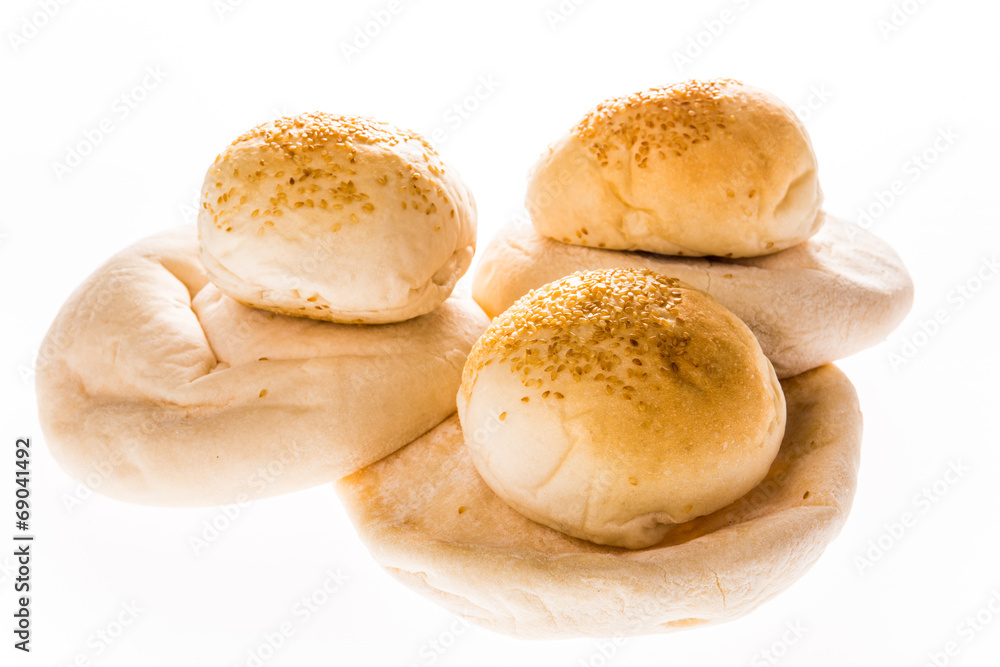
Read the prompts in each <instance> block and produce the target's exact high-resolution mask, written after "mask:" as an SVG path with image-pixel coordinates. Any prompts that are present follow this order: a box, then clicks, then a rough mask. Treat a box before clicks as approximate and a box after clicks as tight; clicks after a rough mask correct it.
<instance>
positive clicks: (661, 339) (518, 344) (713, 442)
mask: <svg viewBox="0 0 1000 667" xmlns="http://www.w3.org/2000/svg"><path fill="white" fill-rule="evenodd" d="M458 417H459V419H460V420H461V423H462V429H463V431H464V433H465V436H466V437H465V440H466V444H467V445H468V446H469V451H470V454H471V456H472V461H473V463H474V464H475V465H476V468H477V469H478V470H479V473H480V475H482V477H483V480H484V481H485V482H486V484H487V485H488V486H489V487H490V488H491V489H493V491H494V492H495V493H496V494H497V495H498V496H500V497H501V498H503V499H504V500H505V501H507V503H508V504H510V506H511V507H513V508H514V509H516V510H518V511H519V512H520V513H521V514H523V515H525V516H526V517H528V518H530V519H534V520H535V521H537V522H539V523H542V524H545V525H546V526H549V527H550V528H555V529H556V530H560V531H562V532H564V533H566V534H568V535H572V536H574V537H579V538H581V539H586V540H590V541H592V542H596V543H598V544H609V545H614V546H620V547H627V548H630V549H640V548H643V547H648V546H651V545H653V544H656V543H658V542H659V541H660V540H662V539H663V537H664V536H665V535H666V534H667V533H668V532H669V531H670V529H671V526H672V525H673V524H677V523H682V522H684V521H688V520H690V519H693V518H694V517H697V516H701V515H703V514H709V513H711V512H714V511H715V510H717V509H719V508H721V507H725V506H726V505H728V504H729V503H731V502H733V501H734V500H736V499H737V498H739V497H740V496H742V495H743V494H745V493H746V492H747V491H749V490H750V489H752V488H753V487H755V486H756V485H757V484H758V483H760V481H761V480H762V479H763V478H764V475H766V474H767V470H768V468H769V467H770V466H771V461H773V460H774V456H775V454H776V453H777V451H778V446H779V445H780V444H781V437H782V435H783V434H784V430H785V400H784V397H783V395H782V393H781V386H780V385H779V384H778V378H777V377H776V376H775V374H774V369H773V368H772V367H771V363H770V362H769V361H768V360H767V358H766V357H765V356H764V353H763V352H761V349H760V345H759V344H758V343H757V340H756V339H755V338H754V336H753V334H752V333H751V332H750V330H749V329H747V327H746V325H745V324H743V322H741V321H740V320H739V318H737V317H736V316H735V315H733V314H732V313H730V312H729V311H728V310H726V309H725V308H723V307H722V306H720V305H719V304H718V303H716V302H715V300H713V299H712V298H711V297H710V296H708V295H706V294H705V293H703V292H701V291H699V290H695V289H693V288H691V287H689V286H687V285H685V284H683V283H681V282H680V281H678V280H676V279H674V278H668V277H666V276H662V275H660V274H657V273H654V272H652V271H649V270H643V269H611V270H606V271H594V272H589V273H577V274H573V275H571V276H568V277H566V278H563V279H561V280H558V281H556V282H554V283H550V284H548V285H546V286H545V287H542V288H539V289H537V290H534V291H533V292H531V293H529V294H528V295H527V296H525V297H524V298H522V299H521V300H519V301H518V302H517V303H516V304H514V305H513V306H511V307H510V308H509V309H508V310H507V311H505V312H504V313H503V314H502V315H501V316H500V317H498V318H497V319H496V320H494V322H493V324H492V325H491V326H490V328H489V329H488V330H487V331H486V333H485V334H484V335H483V336H482V337H481V338H480V339H479V341H478V342H477V343H476V344H475V346H474V347H473V348H472V352H471V353H470V356H469V359H468V361H467V362H466V366H465V372H464V374H463V377H462V389H461V391H460V392H459V394H458Z"/></svg>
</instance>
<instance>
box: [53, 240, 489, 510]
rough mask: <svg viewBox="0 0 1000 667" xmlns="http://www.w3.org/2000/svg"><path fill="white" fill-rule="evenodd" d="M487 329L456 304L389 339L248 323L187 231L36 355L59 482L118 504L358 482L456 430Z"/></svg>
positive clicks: (388, 331)
mask: <svg viewBox="0 0 1000 667" xmlns="http://www.w3.org/2000/svg"><path fill="white" fill-rule="evenodd" d="M488 323H489V321H488V319H487V318H486V316H485V315H484V314H483V312H482V311H481V310H480V309H479V307H478V306H476V305H475V303H474V302H472V300H471V299H469V298H467V297H459V296H453V297H451V298H449V299H448V300H447V301H445V303H444V304H442V305H441V306H440V307H439V308H437V309H435V310H434V311H433V312H431V313H428V314H427V315H424V316H421V317H418V318H414V319H411V320H407V321H406V322H402V323H399V324H387V325H378V326H359V325H350V324H335V323H331V322H321V321H317V320H311V319H305V318H298V317H287V316H283V315H277V314H274V313H270V312H265V311H262V310H257V309H252V308H248V307H246V306H243V305H240V304H238V303H236V302H235V301H233V300H232V299H230V298H229V297H227V296H225V295H223V294H222V293H221V292H220V291H219V290H218V289H217V288H216V287H215V286H214V285H212V284H210V283H209V282H208V277H207V275H206V273H205V270H204V269H203V267H202V266H201V263H200V262H199V261H198V244H197V239H196V235H195V231H194V229H191V228H183V229H178V230H176V231H171V232H168V233H165V234H159V235H157V236H153V237H151V238H149V239H146V240H144V241H141V242H139V243H137V244H136V245H134V246H132V247H130V248H128V249H126V250H124V251H122V252H121V253H119V254H117V255H116V256H114V257H113V258H111V260H109V261H108V262H107V263H106V264H105V265H104V266H102V267H101V268H99V269H98V270H97V271H96V272H95V273H94V274H93V275H91V276H90V277H89V278H88V279H87V280H86V281H85V282H84V283H83V285H81V286H80V287H79V288H78V289H77V290H76V292H74V293H73V295H72V296H70V298H69V300H68V301H67V302H66V304H65V305H64V306H63V307H62V309H61V310H60V312H59V314H58V316H57V317H56V320H55V322H53V324H52V327H51V328H50V329H49V332H48V334H47V336H46V338H45V341H44V342H43V344H42V347H41V349H40V352H39V357H38V361H37V374H36V378H35V380H36V390H37V394H38V409H39V420H40V422H41V426H42V430H43V432H44V434H45V439H46V442H47V444H48V446H49V450H50V451H51V452H52V455H53V456H54V457H55V459H56V461H57V462H58V463H59V464H60V465H61V466H62V468H63V469H64V470H65V471H66V472H67V473H69V475H71V476H72V477H73V478H75V479H76V480H78V481H79V482H81V483H82V484H86V485H87V486H88V487H90V488H91V489H92V490H94V491H96V492H98V493H101V494H104V495H107V496H111V497H113V498H117V499H119V500H126V501H130V502H136V503H143V504H153V505H188V506H191V505H216V504H224V503H233V502H241V501H244V500H250V499H254V498H261V497H265V496H273V495H277V494H280V493H285V492H288V491H294V490H298V489H303V488H306V487H310V486H314V485H317V484H320V483H325V482H329V481H332V480H334V479H336V478H338V477H340V476H342V475H346V474H348V473H350V472H353V471H355V470H358V469H359V468H361V467H363V466H365V465H367V464H369V463H372V462H374V461H377V460H378V459H380V458H382V457H383V456H385V455H387V454H390V453H391V452H393V451H395V450H396V449H397V448H399V447H401V446H403V445H405V444H406V443H408V442H411V441H412V440H413V439H414V438H416V437H417V436H419V435H420V434H421V433H424V432H425V431H426V430H427V429H429V428H431V427H432V426H434V425H435V424H437V423H438V422H440V421H441V420H442V419H444V418H445V417H447V416H448V415H449V414H451V413H452V412H453V411H454V410H455V392H457V391H458V388H459V384H460V382H461V371H462V366H463V364H464V362H465V357H466V355H467V354H468V351H469V350H470V349H471V347H472V344H473V343H474V342H475V340H476V339H477V338H478V337H479V335H480V334H481V333H482V332H483V330H485V328H486V327H487V325H488ZM387 415H391V416H392V418H391V419H389V418H387V417H386V416H387Z"/></svg>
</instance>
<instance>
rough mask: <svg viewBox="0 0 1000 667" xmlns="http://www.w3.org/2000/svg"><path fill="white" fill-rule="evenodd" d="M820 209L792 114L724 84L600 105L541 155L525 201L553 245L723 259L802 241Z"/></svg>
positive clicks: (762, 95)
mask: <svg viewBox="0 0 1000 667" xmlns="http://www.w3.org/2000/svg"><path fill="white" fill-rule="evenodd" d="M822 201H823V194H822V191H821V190H820V186H819V180H818V178H817V169H816V156H815V155H814V154H813V149H812V145H811V144H810V141H809V136H808V135H807V134H806V130H805V128H804V127H803V126H802V123H801V122H800V121H799V119H798V118H797V117H796V116H795V113H794V112H793V111H792V110H791V109H789V108H788V107H787V106H786V105H785V104H784V103H782V102H781V100H779V99H778V98H776V97H774V96H773V95H771V94H770V93H768V92H766V91H763V90H760V89H758V88H752V87H750V86H744V85H743V84H741V83H739V82H738V81H730V80H721V79H720V80H714V81H694V80H692V81H686V82H683V83H678V84H675V85H672V86H666V87H663V88H651V89H648V90H644V91H642V92H639V93H635V94H633V95H628V96H626V97H619V98H615V99H610V100H607V101H605V102H602V103H601V104H599V105H598V106H597V107H596V108H595V109H593V110H592V111H590V113H588V114H587V115H586V116H585V117H584V118H583V119H582V120H581V121H580V122H579V123H578V124H577V125H576V126H575V127H574V128H573V129H572V130H571V131H570V132H569V133H568V134H567V135H565V136H564V137H562V138H561V139H560V140H559V141H557V142H556V143H555V144H553V145H552V146H550V147H549V149H548V151H547V152H546V153H545V154H544V155H542V157H541V158H540V159H539V161H538V164H537V165H536V166H535V168H534V170H533V173H532V175H531V176H530V178H529V183H528V195H527V207H528V211H529V212H530V213H531V217H532V220H533V221H534V223H535V226H536V227H537V229H538V231H539V232H540V233H542V234H544V235H545V236H548V237H550V238H553V239H556V240H558V241H563V242H565V243H573V244H577V245H586V246H591V247H600V248H614V249H620V250H645V251H648V252H655V253H661V254H666V255H688V256H701V255H717V256H720V257H754V256H757V255H765V254H769V253H773V252H778V251H779V250H783V249H785V248H789V247H791V246H793V245H795V244H797V243H801V242H802V241H805V240H806V239H808V238H809V237H810V236H812V235H813V234H815V233H816V232H817V231H818V230H819V227H820V225H821V224H822V222H823V218H822V217H821V216H820V215H819V212H820V206H821V204H822Z"/></svg>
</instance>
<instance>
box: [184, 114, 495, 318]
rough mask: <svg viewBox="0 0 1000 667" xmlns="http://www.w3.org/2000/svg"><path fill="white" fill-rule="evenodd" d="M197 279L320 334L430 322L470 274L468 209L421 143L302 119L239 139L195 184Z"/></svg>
mask: <svg viewBox="0 0 1000 667" xmlns="http://www.w3.org/2000/svg"><path fill="white" fill-rule="evenodd" d="M198 233H199V237H200V240H201V260H202V262H203V263H204V264H205V268H206V269H207V271H208V276H209V278H210V279H211V280H212V282H214V283H215V284H216V285H218V286H219V288H220V289H221V290H222V291H223V292H225V293H226V294H228V295H229V296H231V297H233V298H234V299H236V300H237V301H239V302H241V303H244V304H247V305H249V306H253V307H255V308H263V309H265V310H270V311H273V312H276V313H284V314H287V315H303V316H306V317H311V318H315V319H320V320H329V321H333V322H365V323H384V322H401V321H403V320H407V319H409V318H411V317H417V316H418V315H423V314H425V313H429V312H431V311H432V310H434V309H435V308H436V307H437V306H439V305H440V304H441V303H443V302H444V300H445V299H446V298H448V295H449V294H451V291H452V289H453V288H454V287H455V283H456V282H457V281H458V279H459V278H460V277H461V276H462V274H464V273H465V271H466V269H468V268H469V264H470V263H471V261H472V255H473V252H474V251H475V245H476V207H475V203H474V202H473V199H472V195H471V194H470V193H469V191H468V189H466V187H465V184H464V183H462V180H461V179H460V178H459V177H458V174H457V173H456V172H455V171H454V170H453V169H452V168H450V167H448V166H446V165H445V164H444V162H442V161H441V158H440V157H439V156H438V154H437V152H436V151H435V150H434V149H433V148H432V147H431V145H430V144H428V143H427V142H426V141H425V140H424V139H423V138H422V137H420V136H419V135H417V134H414V133H412V132H407V131H403V130H400V129H397V128H395V127H393V126H391V125H389V124H387V123H382V122H379V121H375V120H372V119H368V118H359V117H354V116H333V115H330V114H325V113H309V114H303V115H301V116H295V117H290V118H279V119H278V120H274V121H270V122H268V123H264V124H263V125H260V126H258V127H255V128H254V129H252V130H250V131H249V132H247V133H246V134H244V135H242V136H240V137H239V138H238V139H237V140H236V141H234V142H233V143H232V145H230V146H229V148H227V149H226V150H225V151H224V152H223V153H222V154H221V155H219V156H218V157H217V158H216V159H215V162H214V163H213V164H212V166H211V167H210V168H209V170H208V173H207V174H206V176H205V185H204V188H203V192H202V209H201V211H200V213H199V216H198Z"/></svg>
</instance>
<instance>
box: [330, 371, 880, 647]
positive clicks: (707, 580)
mask: <svg viewBox="0 0 1000 667" xmlns="http://www.w3.org/2000/svg"><path fill="white" fill-rule="evenodd" d="M782 387H783V389H784V395H785V398H786V400H787V401H788V424H787V427H786V429H785V437H784V440H783V441H782V444H781V449H780V450H779V452H778V455H777V457H776V458H775V460H774V463H773V464H772V465H771V468H770V470H769V472H768V474H767V476H766V477H765V478H764V480H763V481H762V482H761V483H760V484H759V485H758V486H757V487H756V488H754V489H753V490H752V491H750V493H748V494H746V495H745V496H743V497H742V498H740V499H739V500H737V501H735V502H733V503H731V504H730V505H727V506H726V507H723V508H721V509H720V510H718V511H716V512H713V513H712V514H708V515H705V516H701V517H698V518H696V519H693V520H691V521H688V522H686V523H682V524H677V525H676V526H674V527H673V528H672V529H671V531H670V532H669V533H668V534H667V535H666V536H665V537H664V538H663V540H662V541H661V542H659V543H658V544H656V545H654V546H652V547H650V548H648V549H643V550H641V551H632V550H627V549H621V548H617V547H609V546H601V545H597V544H594V543H593V542H589V541H585V540H579V539H576V538H573V537H570V536H568V535H566V534H564V533H562V532H559V531H556V530H553V529H551V528H548V527H547V526H543V525H541V524H539V523H536V522H534V521H531V520H530V519H528V518H527V517H525V516H524V515H522V514H520V513H519V512H518V511H517V510H515V509H513V508H512V507H510V506H509V505H508V504H507V503H506V502H504V501H503V500H502V499H500V498H499V497H498V496H497V495H496V494H495V493H494V492H493V491H492V490H491V489H490V487H489V486H487V485H486V483H485V482H484V481H483V480H482V478H481V477H480V475H479V472H478V471H477V470H476V467H475V465H474V464H473V461H472V456H471V454H470V451H469V449H468V448H467V447H466V445H465V438H464V436H463V434H462V430H461V428H460V425H459V421H458V419H457V417H451V418H450V419H448V420H447V421H445V422H444V423H442V424H441V425H440V426H438V427H437V428H435V429H434V430H432V431H431V432H429V433H428V434H426V435H424V436H422V437H421V438H420V439H419V440H417V441H416V442H414V443H412V444H410V445H408V446H407V447H404V448H403V449H401V450H399V451H398V452H396V453H395V454H393V455H392V456H389V457H387V458H385V459H383V460H382V461H379V462H378V463H376V464H373V465H371V466H369V467H367V468H365V469H364V470H361V471H359V472H357V473H355V474H353V475H351V476H349V477H346V478H344V479H342V480H340V481H339V482H337V484H336V488H337V491H338V494H339V495H340V497H341V499H342V500H343V502H344V504H345V506H346V507H347V511H348V514H349V515H350V517H351V519H352V521H353V522H354V525H355V528H356V530H357V531H358V534H359V535H360V536H361V538H362V540H363V541H364V542H365V544H366V545H367V546H368V547H369V549H370V550H371V553H372V554H373V555H374V557H375V558H376V559H377V560H378V562H379V563H380V564H381V565H382V567H384V568H385V569H386V570H387V571H388V572H389V573H390V574H392V575H393V576H394V577H396V578H397V579H398V580H399V581H401V582H402V583H404V584H406V585H407V586H410V587H411V588H413V589H414V590H415V591H417V592H419V593H421V594H422V595H424V596H426V597H427V598H429V599H430V600H432V601H434V602H436V603H438V604H440V605H442V606H443V607H445V608H446V609H448V610H449V611H451V612H453V613H455V614H458V615H459V616H462V617H463V618H466V619H468V620H469V621H470V622H472V623H476V624H478V625H482V626H485V627H487V628H489V629H491V630H494V631H496V632H502V633H505V634H509V635H514V636H517V637H523V638H566V637H581V636H590V637H601V636H603V637H610V636H614V635H618V636H630V635H642V634H652V633H663V632H672V631H676V630H683V629H687V628H691V627H698V626H704V625H709V624H717V623H721V622H724V621H729V620H733V619H736V618H739V617H741V616H743V615H745V614H747V613H749V612H750V611H752V610H753V609H755V608H756V607H758V606H759V605H761V604H762V603H764V602H766V601H767V600H769V599H771V598H773V597H774V596H775V595H777V594H779V593H780V592H781V591H783V590H785V589H786V588H788V587H789V586H790V585H791V584H792V583H794V582H795V581H796V580H797V579H798V578H799V577H801V576H802V575H803V574H805V572H806V571H808V569H809V568H810V567H811V566H812V565H813V563H815V562H816V560H817V559H818V558H819V557H820V555H821V554H822V552H823V550H824V549H825V548H826V546H827V544H829V543H830V542H831V541H832V540H833V539H834V538H835V537H836V536H837V534H838V533H839V532H840V530H841V528H842V526H843V525H844V522H845V521H846V519H847V515H848V512H849V511H850V507H851V502H852V500H853V497H854V491H855V487H856V482H857V469H858V460H859V454H860V446H861V412H860V410H859V408H858V400H857V395H856V393H855V391H854V387H853V386H851V383H850V381H848V379H847V378H846V377H845V376H844V375H843V373H841V372H840V371H839V370H838V369H837V368H835V367H833V366H824V367H822V368H819V369H816V370H813V371H810V372H808V373H805V374H803V375H800V376H797V377H795V378H791V379H788V380H783V381H782ZM442 470H446V471H447V473H448V474H446V475H442V474H441V471H442Z"/></svg>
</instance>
